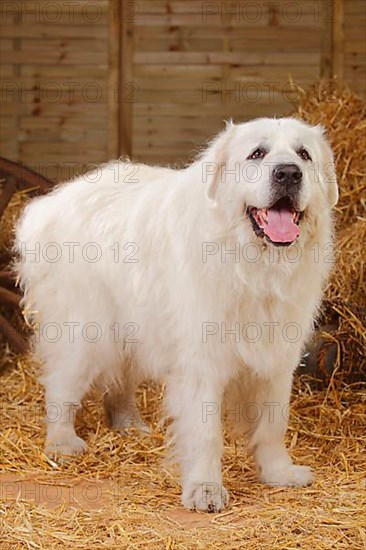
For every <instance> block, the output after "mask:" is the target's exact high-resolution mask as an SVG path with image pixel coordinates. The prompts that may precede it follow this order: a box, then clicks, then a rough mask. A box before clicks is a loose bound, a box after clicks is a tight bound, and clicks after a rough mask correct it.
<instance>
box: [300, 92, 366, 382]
mask: <svg viewBox="0 0 366 550" xmlns="http://www.w3.org/2000/svg"><path fill="white" fill-rule="evenodd" d="M295 116H297V117H299V118H301V119H302V120H305V121H307V122H309V123H310V124H322V125H323V126H324V127H325V128H326V130H327V134H328V138H329V141H330V143H331V146H332V148H333V151H334V155H335V162H336V167H337V175H338V184H339V192H340V197H339V202H338V205H337V207H336V213H335V222H336V240H335V253H336V264H335V268H334V270H333V273H332V275H331V278H330V283H329V285H328V286H327V289H326V293H325V298H326V299H325V302H324V308H323V319H322V322H323V323H324V324H334V323H336V324H337V325H338V328H337V330H336V331H335V332H334V333H332V334H330V335H328V339H329V342H334V341H336V342H337V344H338V346H339V351H340V353H339V354H338V357H342V360H341V361H339V360H338V365H336V370H338V377H340V378H343V379H344V378H346V379H348V380H354V379H363V378H365V375H366V360H365V358H364V349H365V343H366V342H365V332H366V328H365V312H366V292H365V284H364V280H365V277H364V267H365V262H364V254H363V245H364V243H365V239H366V223H365V222H366V215H365V204H366V103H365V102H364V101H363V100H362V99H361V98H360V97H358V96H357V95H356V94H355V93H354V92H352V91H351V90H349V89H348V88H346V87H341V86H337V84H336V83H335V82H325V83H324V82H323V83H320V84H318V85H316V86H314V87H312V88H311V89H310V90H309V91H308V92H307V93H304V92H302V97H301V100H300V104H299V106H298V109H297V111H296V112H295Z"/></svg>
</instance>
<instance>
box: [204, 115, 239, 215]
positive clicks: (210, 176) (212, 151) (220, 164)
mask: <svg viewBox="0 0 366 550" xmlns="http://www.w3.org/2000/svg"><path fill="white" fill-rule="evenodd" d="M234 128H235V125H234V124H233V122H232V121H231V120H230V121H228V122H227V123H226V128H225V130H223V131H222V132H220V133H219V134H218V135H217V136H216V137H215V138H214V139H213V140H212V141H211V142H210V145H209V147H208V149H207V150H206V152H205V154H204V155H203V157H202V178H203V182H204V183H206V197H207V199H208V201H209V202H210V205H211V207H213V208H214V207H215V206H217V190H218V188H219V184H220V181H222V176H223V171H224V170H225V169H226V163H227V155H228V150H227V146H228V143H229V141H230V139H231V137H232V134H233V131H234Z"/></svg>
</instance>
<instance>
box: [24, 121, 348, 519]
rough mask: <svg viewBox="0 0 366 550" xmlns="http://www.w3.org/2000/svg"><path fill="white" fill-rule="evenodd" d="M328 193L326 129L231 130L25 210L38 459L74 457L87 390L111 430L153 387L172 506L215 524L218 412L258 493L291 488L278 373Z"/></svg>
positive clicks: (285, 375)
mask: <svg viewBox="0 0 366 550" xmlns="http://www.w3.org/2000/svg"><path fill="white" fill-rule="evenodd" d="M337 198H338V191H337V185H336V178H335V170H334V164H333V159H332V153H331V150H330V147H329V145H328V143H327V141H326V139H325V138H324V136H323V129H322V128H320V127H310V126H308V125H307V124H304V123H302V122H300V121H298V120H295V119H291V118H283V119H258V120H254V121H252V122H248V123H245V124H238V125H234V124H232V123H229V124H228V125H227V127H226V129H225V130H224V131H223V132H222V133H221V134H219V135H218V136H217V137H216V138H215V139H214V140H213V141H212V142H211V144H210V145H209V147H208V148H207V149H206V151H205V152H204V153H203V154H202V155H201V156H200V157H199V158H198V159H197V160H196V161H195V162H193V164H191V165H190V166H188V167H187V168H185V169H182V170H174V169H170V168H160V167H149V166H145V165H132V164H130V163H126V162H122V161H116V162H115V163H112V164H106V165H104V166H102V167H101V168H100V169H99V170H96V171H94V172H92V173H90V174H87V175H85V176H82V177H79V178H77V179H75V180H74V181H71V182H69V183H67V184H65V185H61V186H59V187H58V188H56V189H55V190H54V191H53V192H52V193H51V194H50V195H48V196H46V197H41V198H37V199H35V200H33V201H32V202H31V203H30V204H29V205H28V206H27V208H26V209H25V212H24V214H23V216H22V218H21V221H20V223H19V226H18V229H17V250H18V251H19V252H20V256H19V260H18V263H17V271H18V273H19V276H20V280H21V284H22V286H23V288H24V291H25V298H24V305H25V313H26V315H28V317H32V318H33V322H34V323H36V324H37V323H38V324H37V325H36V329H37V330H36V351H37V353H38V356H39V357H40V358H41V360H42V361H43V362H44V369H45V371H44V378H43V382H44V384H45V387H46V404H47V417H48V422H47V424H48V432H47V445H46V452H47V453H49V454H52V455H56V456H59V457H60V456H63V455H70V454H78V453H80V452H82V451H84V450H85V448H86V444H85V442H84V441H83V440H82V439H80V438H79V437H78V436H77V435H76V433H75V429H74V421H73V420H74V419H73V414H72V410H73V408H74V407H77V406H79V405H80V403H81V400H82V398H83V396H84V395H85V394H86V392H87V391H88V390H89V388H90V387H91V385H92V384H98V385H100V386H102V387H103V388H104V390H105V405H106V409H107V414H108V419H109V421H110V423H111V424H112V425H113V426H115V427H119V428H123V427H126V426H129V425H131V423H134V422H136V423H137V424H139V425H140V427H142V428H143V427H144V426H143V424H142V422H141V421H140V419H139V416H138V413H137V411H136V408H135V405H134V404H133V401H134V392H135V387H136V385H137V384H138V383H140V382H141V381H142V380H143V379H147V378H155V379H158V380H160V381H164V383H165V384H166V407H167V412H168V414H169V416H170V417H171V418H172V419H173V424H172V431H173V435H174V443H175V451H176V456H177V457H178V460H179V462H180V466H181V472H182V486H183V496H182V500H183V503H184V505H185V506H187V507H189V508H196V509H199V510H208V511H220V510H222V509H223V508H224V507H225V505H226V504H227V501H228V496H227V492H226V490H225V489H224V487H223V486H222V478H221V458H222V450H223V442H222V427H221V420H222V416H223V413H226V415H227V416H229V417H231V420H233V421H234V423H235V424H236V427H237V428H239V431H241V432H242V433H243V434H244V433H245V434H247V436H248V443H249V446H250V448H251V449H252V451H253V453H254V458H255V461H256V464H257V468H258V473H259V477H260V479H261V480H262V481H263V482H266V483H269V484H281V485H306V484H309V483H310V482H311V472H310V469H309V468H308V467H305V466H297V465H294V464H293V463H292V460H291V458H290V456H289V454H288V452H287V450H286V447H285V444H284V435H285V431H286V425H287V414H286V408H287V406H288V403H289V399H290V391H291V384H292V377H293V372H294V370H295V369H296V366H297V365H298V363H299V359H300V356H301V351H302V348H303V345H304V342H305V341H306V339H307V337H308V336H309V334H310V332H311V330H312V323H313V319H314V316H315V314H316V311H317V308H318V306H319V302H320V299H321V294H322V288H323V286H324V282H325V278H326V275H327V272H328V268H329V264H328V263H327V261H326V258H327V257H329V254H330V253H329V246H330V245H331V240H332V227H331V226H332V224H331V207H333V206H334V205H335V204H336V202H337Z"/></svg>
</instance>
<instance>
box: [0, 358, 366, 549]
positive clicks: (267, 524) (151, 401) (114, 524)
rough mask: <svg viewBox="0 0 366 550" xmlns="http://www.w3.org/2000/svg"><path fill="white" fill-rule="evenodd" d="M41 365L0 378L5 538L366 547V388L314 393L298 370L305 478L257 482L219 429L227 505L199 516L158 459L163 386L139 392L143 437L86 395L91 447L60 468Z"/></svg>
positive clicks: (25, 543) (293, 434)
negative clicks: (311, 478) (108, 418)
mask: <svg viewBox="0 0 366 550" xmlns="http://www.w3.org/2000/svg"><path fill="white" fill-rule="evenodd" d="M36 370H37V367H36V365H33V364H32V362H31V361H30V360H29V359H18V360H17V368H16V369H7V370H6V371H5V372H4V373H3V376H2V385H1V396H0V398H1V403H2V415H1V416H2V424H3V432H2V435H1V441H0V450H1V457H2V459H1V470H0V471H1V479H2V493H3V496H4V497H5V496H7V499H6V500H4V502H3V504H2V506H1V521H0V525H1V527H0V539H1V540H2V541H3V542H2V546H1V548H4V549H7V548H9V549H10V548H14V545H16V547H17V548H23V547H25V548H47V549H50V548H73V549H74V548H75V549H76V548H88V549H90V548H93V547H98V548H104V547H106V548H118V549H124V548H126V549H127V548H128V549H129V548H151V549H154V550H159V549H177V548H179V549H205V550H206V549H216V548H230V549H236V548H246V549H258V548H263V549H268V550H270V549H271V550H272V549H273V548H276V549H277V548H279V549H294V548H301V549H307V548H309V549H310V548H317V549H319V550H322V549H324V550H325V549H327V550H328V549H329V548H332V547H336V548H337V549H338V548H339V549H346V548H347V549H349V548H352V549H353V550H357V549H361V548H363V545H364V543H365V541H366V533H365V529H364V521H363V513H362V510H363V508H364V506H365V504H366V488H365V480H364V475H363V469H364V463H365V459H366V457H365V448H364V425H365V420H366V419H365V394H363V393H362V391H361V388H357V387H356V386H344V387H343V388H342V389H338V390H332V389H328V390H324V391H316V392H315V393H314V392H313V391H312V389H311V385H309V384H307V383H306V381H305V380H301V381H297V382H296V387H295V390H294V393H293V403H292V414H291V422H290V428H289V431H288V435H287V439H288V443H289V445H290V447H291V452H292V454H293V456H294V457H295V458H296V460H297V461H299V462H302V463H306V464H309V465H311V466H312V467H313V468H314V470H315V472H316V481H315V483H314V484H313V485H312V486H311V487H308V488H300V489H295V488H293V489H282V488H281V489H280V488H278V489H276V488H268V487H265V486H263V485H260V484H258V483H257V482H256V480H255V472H254V466H253V462H252V460H251V459H250V458H248V457H247V456H246V455H245V452H244V449H243V448H242V447H241V443H240V441H237V442H236V444H234V442H233V441H229V439H226V444H225V460H224V479H225V483H226V486H227V488H228V489H229V491H230V494H231V505H230V507H229V509H228V510H227V511H226V512H224V513H222V514H217V515H206V514H203V513H192V512H189V511H185V510H183V509H182V508H181V506H180V497H179V487H178V484H177V477H176V472H175V470H174V467H172V466H169V467H168V466H167V465H166V464H165V463H164V443H163V442H164V429H163V427H162V426H160V425H159V424H158V418H159V410H160V403H161V388H148V387H143V388H141V390H140V392H139V404H140V409H141V412H142V416H143V418H144V420H146V421H147V422H149V423H150V425H151V426H152V428H153V432H152V434H149V435H144V436H141V435H140V434H138V433H137V432H135V431H131V432H130V433H129V434H127V435H125V436H121V435H120V434H118V433H116V432H113V431H110V430H109V429H108V428H106V427H105V424H104V421H103V414H102V408H101V404H100V402H99V400H98V398H97V399H95V397H97V396H89V398H87V400H86V402H85V412H84V413H82V415H81V417H80V418H79V419H78V431H79V433H80V434H81V435H82V437H84V438H85V439H86V440H87V442H88V444H89V452H88V453H87V454H85V455H84V456H83V457H80V458H78V459H76V460H75V461H72V462H70V463H68V464H65V465H63V466H62V467H58V466H57V465H55V464H54V463H53V462H51V461H50V460H49V459H47V458H46V457H45V455H44V454H43V453H42V445H43V439H44V426H43V422H42V420H41V419H42V416H43V407H42V403H43V395H42V389H41V387H40V385H39V384H38V383H37V381H36ZM19 479H23V483H20V482H19ZM17 480H18V482H17ZM52 489H53V492H52ZM18 492H20V498H19V500H18V501H17V502H15V501H14V498H15V497H16V494H17V493H18ZM12 499H13V500H12ZM57 505H58V506H57Z"/></svg>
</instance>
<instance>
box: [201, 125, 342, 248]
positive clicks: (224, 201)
mask: <svg viewBox="0 0 366 550" xmlns="http://www.w3.org/2000/svg"><path fill="white" fill-rule="evenodd" d="M202 171H203V178H204V181H206V184H207V187H206V195H207V198H208V200H209V202H210V205H211V206H213V207H216V208H219V209H220V210H222V211H223V212H224V213H225V214H226V216H227V217H228V220H231V222H234V223H239V222H240V223H244V224H249V225H250V226H251V228H252V230H253V232H254V233H255V235H256V236H257V238H260V239H265V240H266V241H267V242H270V243H272V244H274V245H276V246H288V245H290V244H292V243H293V242H295V241H296V239H297V237H298V236H299V234H300V233H301V228H302V220H303V219H304V218H306V216H307V215H310V214H312V215H314V213H318V215H319V213H320V215H321V212H322V210H323V211H324V212H325V211H329V210H330V208H332V207H333V206H334V205H335V204H336V203H337V200H338V188H337V183H336V175H335V168H334V163H333V155H332V151H331V149H330V146H329V144H328V142H327V140H326V138H325V136H324V130H323V128H322V127H320V126H309V125H308V124H305V123H304V122H301V121H299V120H296V119H292V118H280V119H268V118H262V119H257V120H254V121H251V122H248V123H244V124H238V125H234V124H228V125H227V128H226V130H225V131H223V132H222V133H221V134H220V135H219V136H218V137H217V138H216V139H215V140H214V141H213V142H212V143H211V146H210V147H209V149H208V150H207V152H206V154H205V155H204V157H203V158H202Z"/></svg>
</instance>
